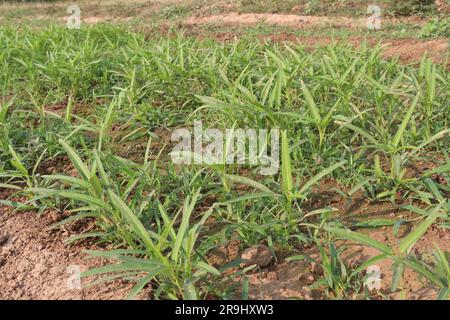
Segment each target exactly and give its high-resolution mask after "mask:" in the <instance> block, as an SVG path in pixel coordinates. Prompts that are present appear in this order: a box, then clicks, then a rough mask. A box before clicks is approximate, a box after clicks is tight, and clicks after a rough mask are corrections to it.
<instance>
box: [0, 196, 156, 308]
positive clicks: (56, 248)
mask: <svg viewBox="0 0 450 320" xmlns="http://www.w3.org/2000/svg"><path fill="white" fill-rule="evenodd" d="M0 198H1V199H5V198H6V197H5V196H4V194H3V195H2V196H1V197H0ZM59 218H60V217H59V215H58V214H57V213H56V212H46V213H44V214H43V215H38V214H37V213H36V212H33V211H27V212H18V213H13V212H12V210H11V208H6V207H0V239H3V241H0V300H2V299H6V300H9V299H21V300H29V299H30V300H47V299H52V300H53V299H58V300H73V299H76V300H80V299H82V300H114V299H123V298H125V297H126V296H127V294H128V292H129V290H130V289H131V288H132V287H133V283H131V282H127V281H124V280H115V281H113V282H109V283H103V284H99V285H96V286H93V287H86V288H83V286H84V285H85V284H86V283H88V282H89V280H88V281H85V280H84V279H83V280H82V288H81V289H77V288H76V287H75V288H74V287H73V286H70V284H71V283H72V284H73V283H74V282H71V275H72V274H73V273H72V272H73V271H71V269H70V268H74V267H79V268H80V270H81V271H85V270H87V269H90V268H93V267H99V266H102V265H105V264H107V263H108V261H106V260H104V259H99V258H92V257H90V256H89V255H88V254H86V253H84V252H83V250H101V248H99V247H98V246H96V245H94V244H92V243H86V242H85V243H78V244H74V245H68V244H66V243H65V242H64V240H66V239H67V238H68V237H69V236H70V235H72V234H78V233H80V232H85V231H87V230H89V229H92V228H93V227H94V226H93V223H84V224H83V223H75V224H72V225H70V227H66V228H62V229H61V230H55V231H47V228H48V227H49V226H50V225H52V224H53V223H54V222H55V221H57V220H58V219H59ZM68 268H69V269H68ZM91 280H92V279H91ZM71 288H73V289H71ZM148 295H149V292H148V290H147V289H146V291H144V292H143V293H142V294H141V295H140V296H139V297H138V299H145V298H146V297H148Z"/></svg>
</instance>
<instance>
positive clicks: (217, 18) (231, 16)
mask: <svg viewBox="0 0 450 320" xmlns="http://www.w3.org/2000/svg"><path fill="white" fill-rule="evenodd" d="M383 22H384V23H408V24H413V25H422V24H424V23H425V22H426V21H425V20H423V19H420V18H418V17H405V18H387V17H386V18H385V19H384V20H383ZM260 23H262V24H266V25H270V26H284V27H293V28H297V29H310V28H322V27H329V28H338V29H339V28H346V29H355V28H366V26H367V18H366V17H361V18H353V17H344V16H342V17H328V16H302V15H296V14H273V13H236V12H232V13H227V14H220V15H211V16H202V15H201V14H200V15H199V14H197V15H195V16H191V17H188V18H187V19H185V20H184V24H185V25H219V26H233V27H235V26H249V25H256V24H260Z"/></svg>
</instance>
